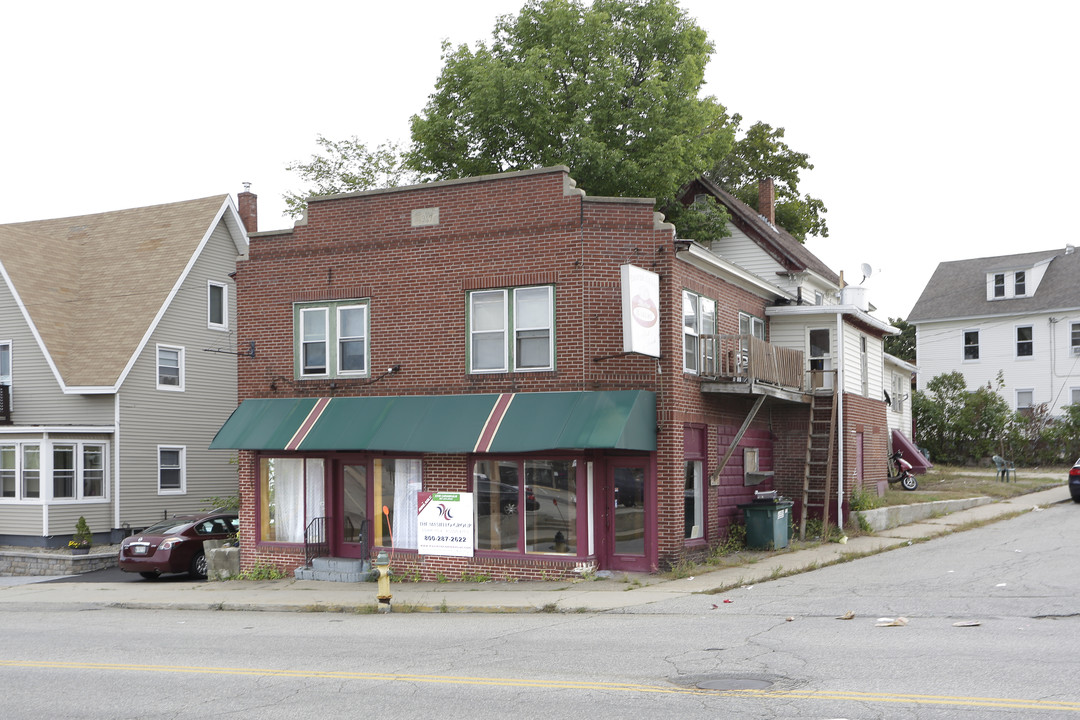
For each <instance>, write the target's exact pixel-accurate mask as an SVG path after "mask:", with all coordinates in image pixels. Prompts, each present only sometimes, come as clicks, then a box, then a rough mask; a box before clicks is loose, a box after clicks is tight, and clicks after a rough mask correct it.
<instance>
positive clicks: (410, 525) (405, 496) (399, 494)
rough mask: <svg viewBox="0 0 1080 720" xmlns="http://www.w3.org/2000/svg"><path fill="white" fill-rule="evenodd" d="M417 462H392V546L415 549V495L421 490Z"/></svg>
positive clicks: (418, 464)
mask: <svg viewBox="0 0 1080 720" xmlns="http://www.w3.org/2000/svg"><path fill="white" fill-rule="evenodd" d="M422 485H423V483H422V481H421V478H420V461H419V460H395V461H394V545H395V546H397V547H399V548H415V547H416V524H417V523H416V520H417V499H418V498H417V495H418V494H419V492H420V491H421V490H422V489H423V487H422Z"/></svg>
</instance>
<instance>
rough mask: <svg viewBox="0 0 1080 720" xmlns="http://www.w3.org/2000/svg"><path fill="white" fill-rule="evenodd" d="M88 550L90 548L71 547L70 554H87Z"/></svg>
mask: <svg viewBox="0 0 1080 720" xmlns="http://www.w3.org/2000/svg"><path fill="white" fill-rule="evenodd" d="M89 552H90V548H71V554H72V555H87V554H88V553H89Z"/></svg>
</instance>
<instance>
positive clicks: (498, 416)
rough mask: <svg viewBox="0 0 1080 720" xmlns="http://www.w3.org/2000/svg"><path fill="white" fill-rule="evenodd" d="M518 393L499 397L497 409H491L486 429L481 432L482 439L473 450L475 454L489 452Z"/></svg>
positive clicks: (496, 404)
mask: <svg viewBox="0 0 1080 720" xmlns="http://www.w3.org/2000/svg"><path fill="white" fill-rule="evenodd" d="M515 394H516V393H502V394H501V395H499V399H498V400H496V401H495V407H493V408H491V414H489V415H488V419H487V422H485V423H484V429H483V430H481V431H480V437H479V438H477V440H476V447H474V448H473V452H487V451H488V449H489V448H490V447H491V443H492V441H494V440H495V433H497V432H498V431H499V425H501V424H502V421H503V418H504V417H506V411H507V409H508V408H509V407H510V401H512V400H513V399H514V395H515Z"/></svg>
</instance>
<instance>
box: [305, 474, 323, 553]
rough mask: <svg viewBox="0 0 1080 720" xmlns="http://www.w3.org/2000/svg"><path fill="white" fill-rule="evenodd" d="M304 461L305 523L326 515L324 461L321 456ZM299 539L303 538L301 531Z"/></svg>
mask: <svg viewBox="0 0 1080 720" xmlns="http://www.w3.org/2000/svg"><path fill="white" fill-rule="evenodd" d="M306 462H307V471H306V472H305V475H306V477H307V493H306V495H307V516H306V518H305V520H304V524H305V525H306V524H307V523H309V522H311V521H312V520H314V519H315V518H319V517H326V492H325V485H326V483H325V482H324V479H325V473H324V471H323V468H324V461H323V459H322V458H308V459H307V461H306ZM300 539H301V540H303V539H304V535H303V532H301V534H300Z"/></svg>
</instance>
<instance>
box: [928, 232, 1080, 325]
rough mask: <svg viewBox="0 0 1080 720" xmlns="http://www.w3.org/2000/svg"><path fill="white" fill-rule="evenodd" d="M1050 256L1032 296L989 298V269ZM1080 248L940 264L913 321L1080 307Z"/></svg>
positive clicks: (1023, 264) (1027, 264)
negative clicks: (1069, 251) (987, 281)
mask: <svg viewBox="0 0 1080 720" xmlns="http://www.w3.org/2000/svg"><path fill="white" fill-rule="evenodd" d="M1046 261H1050V264H1049V265H1048V266H1047V268H1046V274H1045V275H1043V278H1042V282H1040V283H1039V287H1038V289H1037V290H1036V291H1035V293H1034V294H1033V295H1029V296H1024V297H1018V298H1007V299H1002V300H987V299H986V276H987V273H991V272H1000V271H1004V270H1024V269H1028V268H1032V267H1034V266H1035V265H1038V264H1039V263H1041V262H1046ZM1078 277H1080V253H1076V252H1073V253H1069V254H1066V252H1065V250H1064V249H1060V250H1043V251H1040V252H1029V253H1020V254H1018V255H997V256H994V257H984V258H974V259H971V260H953V261H951V262H943V263H939V264H938V266H937V269H936V270H935V271H934V275H933V276H932V277H931V278H930V282H929V283H927V285H926V288H925V289H924V290H923V292H922V295H920V296H919V300H918V302H916V303H915V307H913V308H912V309H911V312H910V313H909V314H908V317H907V320H908V322H912V323H914V322H928V321H932V320H949V319H953V318H956V319H960V318H975V317H986V316H991V315H1025V314H1030V313H1037V312H1046V311H1050V310H1063V309H1069V308H1080V286H1078V285H1077V278H1078Z"/></svg>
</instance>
